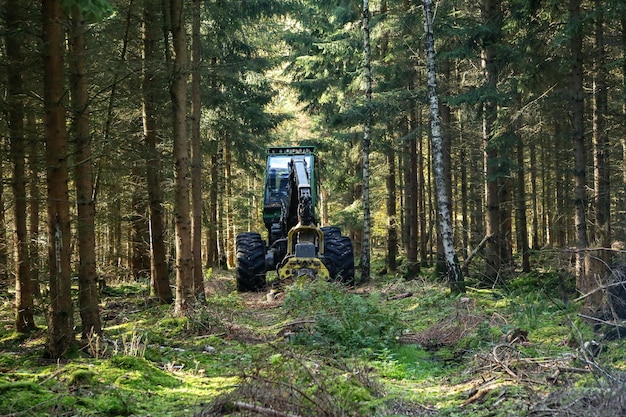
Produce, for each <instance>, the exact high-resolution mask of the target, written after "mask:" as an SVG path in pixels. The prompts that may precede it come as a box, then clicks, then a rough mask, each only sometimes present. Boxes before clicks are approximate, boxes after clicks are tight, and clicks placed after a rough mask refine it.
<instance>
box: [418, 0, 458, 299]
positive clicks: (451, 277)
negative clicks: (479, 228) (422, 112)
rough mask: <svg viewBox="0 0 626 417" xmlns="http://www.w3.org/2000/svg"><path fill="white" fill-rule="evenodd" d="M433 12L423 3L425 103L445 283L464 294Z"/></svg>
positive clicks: (452, 289) (453, 291)
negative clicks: (441, 119)
mask: <svg viewBox="0 0 626 417" xmlns="http://www.w3.org/2000/svg"><path fill="white" fill-rule="evenodd" d="M432 24H433V11H432V0H424V30H425V32H426V53H427V63H426V65H427V69H428V101H429V104H430V126H431V130H432V146H433V150H432V152H433V169H434V174H435V183H436V186H437V203H438V209H439V230H440V233H441V241H442V245H443V253H444V257H445V261H446V266H447V268H448V282H449V285H450V291H451V292H452V293H455V294H458V293H462V292H465V285H464V283H463V274H462V272H461V267H460V265H459V263H458V262H457V260H456V253H455V251H454V236H453V230H452V216H451V212H450V209H451V207H450V196H449V195H448V192H449V191H448V187H446V179H445V177H446V175H448V176H449V175H451V172H449V171H448V172H446V170H445V164H444V158H443V141H442V137H441V126H440V123H439V98H438V97H437V84H436V74H435V39H434V34H433V29H432Z"/></svg>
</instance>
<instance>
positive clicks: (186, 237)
mask: <svg viewBox="0 0 626 417" xmlns="http://www.w3.org/2000/svg"><path fill="white" fill-rule="evenodd" d="M171 24H172V26H171V28H172V41H173V46H174V67H173V74H172V84H171V87H170V93H171V96H172V109H173V111H174V129H173V131H174V166H175V175H174V181H175V185H174V188H175V190H174V194H175V197H174V218H175V219H174V224H175V233H176V305H175V312H176V314H178V315H185V314H186V313H187V311H188V310H190V309H191V308H192V307H193V306H192V303H193V299H194V294H193V275H192V254H191V218H190V214H189V212H190V209H191V207H190V204H189V140H188V138H187V34H186V32H185V13H184V1H183V0H172V1H171Z"/></svg>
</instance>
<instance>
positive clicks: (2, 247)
mask: <svg viewBox="0 0 626 417" xmlns="http://www.w3.org/2000/svg"><path fill="white" fill-rule="evenodd" d="M3 165H4V163H3V162H2V161H1V160H0V175H2V178H4V166H3ZM4 191H5V190H4V184H0V287H2V288H8V286H9V265H8V262H9V245H8V243H9V242H8V241H7V222H6V214H5V210H6V203H5V197H4Z"/></svg>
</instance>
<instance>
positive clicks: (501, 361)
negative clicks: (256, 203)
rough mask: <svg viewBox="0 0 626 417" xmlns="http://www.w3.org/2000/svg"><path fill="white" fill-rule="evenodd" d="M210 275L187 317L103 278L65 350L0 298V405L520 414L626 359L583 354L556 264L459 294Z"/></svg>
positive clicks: (616, 345) (409, 286)
mask: <svg viewBox="0 0 626 417" xmlns="http://www.w3.org/2000/svg"><path fill="white" fill-rule="evenodd" d="M212 279H213V280H219V281H220V285H215V286H211V288H213V289H212V291H211V292H210V294H209V295H208V297H207V300H206V303H203V304H198V305H197V306H196V308H195V309H194V312H193V313H192V314H190V315H189V316H188V317H185V318H175V317H173V316H172V315H171V312H172V309H171V307H170V306H160V305H156V304H154V303H153V302H152V301H151V300H150V299H148V297H147V295H146V291H145V283H120V284H119V285H114V286H112V287H111V288H109V289H107V290H106V291H105V292H104V293H103V299H102V317H103V319H104V327H105V336H104V338H102V339H95V338H94V339H92V340H91V341H90V343H89V346H87V347H85V348H84V349H81V350H80V351H78V352H76V355H75V356H74V357H72V358H71V359H70V360H65V361H47V360H45V359H43V346H44V341H45V323H43V322H38V325H39V326H40V330H38V331H37V332H34V333H32V334H30V335H26V336H24V335H16V334H15V333H14V332H13V330H12V320H13V318H12V314H13V312H12V304H11V303H12V295H11V294H10V293H7V294H3V295H0V303H1V309H0V320H1V321H2V326H1V327H0V415H2V416H4V415H12V416H64V415H67V416H70V415H71V416H161V417H166V416H172V417H177V416H191V415H194V414H196V413H197V414H198V415H202V414H201V413H205V415H210V414H207V413H208V411H207V410H215V409H219V407H227V406H232V404H234V403H235V401H236V400H237V399H238V400H239V402H240V403H241V402H244V403H249V404H269V405H271V406H272V407H274V408H276V409H281V407H284V410H285V411H290V410H291V412H294V411H293V410H296V409H299V410H308V411H306V413H308V414H306V413H305V414H301V415H318V414H319V415H321V413H322V411H323V412H324V413H326V414H327V415H345V416H359V415H368V416H369V415H371V416H403V415H407V416H408V415H415V416H430V415H437V416H450V417H451V416H461V415H473V416H506V415H529V414H528V412H529V411H528V410H531V409H532V407H534V406H538V405H541V404H542V401H544V400H545V399H546V398H549V396H550V395H556V393H558V392H559V390H560V389H562V388H565V387H577V389H579V390H580V391H581V392H582V393H583V394H581V395H586V394H585V393H591V392H592V391H593V389H595V388H597V387H598V386H599V382H598V381H604V382H603V383H605V382H606V381H608V380H609V379H607V376H606V375H607V374H608V375H619V373H620V372H624V371H625V369H624V368H626V364H625V361H624V357H623V351H624V349H625V348H626V346H625V345H626V343H625V342H624V341H623V340H610V341H606V342H604V343H603V344H602V350H601V351H600V352H599V354H598V356H597V357H596V358H592V360H593V363H592V364H590V363H588V362H585V360H584V357H581V354H580V346H581V344H582V343H583V342H584V341H586V340H590V338H592V337H594V336H595V335H594V331H593V329H592V327H591V326H590V325H589V324H588V323H585V322H583V321H582V320H580V319H579V318H578V317H577V311H578V308H579V306H577V305H576V304H574V303H570V302H568V301H567V297H564V293H563V288H564V287H563V286H560V287H559V285H561V284H562V283H561V284H558V283H557V284H558V285H556V287H555V282H557V281H558V279H559V278H558V276H556V275H554V274H553V273H550V272H549V273H547V274H543V275H542V274H540V273H534V274H529V275H523V276H520V277H518V278H516V279H515V280H511V281H510V282H509V283H508V285H507V286H506V287H503V288H500V289H498V290H489V289H487V290H486V289H473V288H469V289H468V292H467V294H465V295H463V296H456V297H453V296H450V295H449V293H448V291H447V289H446V288H445V285H444V284H443V283H440V282H437V281H436V280H434V279H432V278H421V279H417V280H413V281H404V280H403V279H400V278H396V277H379V278H376V279H374V280H373V281H372V282H370V283H368V285H367V286H361V287H358V288H357V289H355V290H353V291H347V290H345V289H344V288H342V287H337V286H336V285H334V284H329V283H324V282H319V283H304V284H298V285H294V286H292V287H288V288H285V293H284V294H281V295H280V297H279V298H278V299H277V300H275V301H267V299H266V297H265V294H256V293H253V294H238V293H236V292H235V291H234V282H233V281H234V280H233V278H232V276H231V275H230V273H228V272H223V271H213V273H212ZM408 293H411V294H412V296H407V297H404V298H398V297H395V296H397V295H398V294H408ZM39 320H40V321H42V319H41V318H39ZM516 332H518V333H519V334H522V335H524V337H523V338H522V339H519V340H508V339H507V338H509V337H511V335H513V334H517V333H516ZM594 366H596V367H597V368H594ZM559 368H562V369H566V368H571V369H578V370H580V371H579V372H566V371H564V372H561V373H559V374H558V375H557V376H556V377H555V376H554V375H555V370H557V369H559ZM599 370H600V371H599ZM551 378H554V379H551ZM589 395H591V394H589ZM263 396H264V397H263ZM218 406H219V407H218ZM203 410H204V411H203ZM320 410H322V411H320ZM213 415H219V414H213ZM221 415H223V414H221Z"/></svg>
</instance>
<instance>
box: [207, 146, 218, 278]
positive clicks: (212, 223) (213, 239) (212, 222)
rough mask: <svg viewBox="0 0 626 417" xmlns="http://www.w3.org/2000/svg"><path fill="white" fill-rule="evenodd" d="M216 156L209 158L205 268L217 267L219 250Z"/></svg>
mask: <svg viewBox="0 0 626 417" xmlns="http://www.w3.org/2000/svg"><path fill="white" fill-rule="evenodd" d="M218 181H219V175H218V160H217V154H214V155H212V156H211V180H210V182H209V209H208V217H209V227H207V231H206V234H207V243H206V247H207V248H206V250H207V268H211V267H217V266H219V248H218V244H217V242H218V241H217V221H218V217H217V209H218V207H217V191H218V184H219V182H218Z"/></svg>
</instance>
